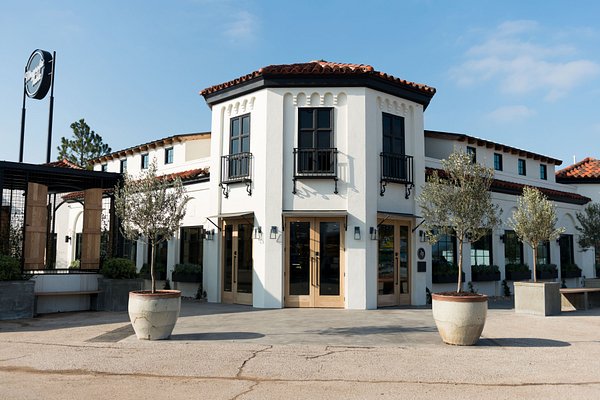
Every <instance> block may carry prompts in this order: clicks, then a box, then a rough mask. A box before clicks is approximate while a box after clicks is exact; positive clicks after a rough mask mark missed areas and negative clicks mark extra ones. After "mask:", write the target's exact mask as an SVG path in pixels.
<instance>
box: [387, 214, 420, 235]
mask: <svg viewBox="0 0 600 400" xmlns="http://www.w3.org/2000/svg"><path fill="white" fill-rule="evenodd" d="M377 218H378V219H382V221H381V222H379V223H378V224H377V228H379V226H381V224H383V223H384V222H385V221H387V220H388V219H399V218H403V219H406V218H409V219H413V220H415V219H417V218H423V217H421V216H420V215H415V214H410V213H399V212H387V211H377ZM424 221H425V220H423V221H421V222H420V223H419V224H418V225H417V226H415V227H414V228H413V229H412V232H414V231H415V230H417V228H418V227H419V226H421V224H422V223H423V222H424Z"/></svg>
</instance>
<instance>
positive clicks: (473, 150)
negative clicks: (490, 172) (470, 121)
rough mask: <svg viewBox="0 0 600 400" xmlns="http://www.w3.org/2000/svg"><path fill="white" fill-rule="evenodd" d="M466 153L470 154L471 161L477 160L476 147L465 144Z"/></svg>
mask: <svg viewBox="0 0 600 400" xmlns="http://www.w3.org/2000/svg"><path fill="white" fill-rule="evenodd" d="M467 154H468V155H470V156H471V163H473V164H475V163H476V162H477V148H475V147H473V146H467Z"/></svg>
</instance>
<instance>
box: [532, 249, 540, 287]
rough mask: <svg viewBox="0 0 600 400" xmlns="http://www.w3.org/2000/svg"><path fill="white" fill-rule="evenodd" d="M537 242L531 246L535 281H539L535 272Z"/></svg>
mask: <svg viewBox="0 0 600 400" xmlns="http://www.w3.org/2000/svg"><path fill="white" fill-rule="evenodd" d="M537 247H538V246H537V243H536V245H535V246H534V245H532V246H531V248H532V249H533V281H534V282H537V274H536V273H535V267H536V265H537Z"/></svg>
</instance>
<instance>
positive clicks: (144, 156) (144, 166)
mask: <svg viewBox="0 0 600 400" xmlns="http://www.w3.org/2000/svg"><path fill="white" fill-rule="evenodd" d="M140 167H141V168H142V169H148V154H142V165H141V166H140Z"/></svg>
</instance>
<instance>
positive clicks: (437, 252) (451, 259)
mask: <svg viewBox="0 0 600 400" xmlns="http://www.w3.org/2000/svg"><path fill="white" fill-rule="evenodd" d="M431 257H432V261H433V265H436V264H441V263H450V264H452V265H456V262H457V260H456V240H455V239H454V236H451V235H442V236H441V237H440V240H438V241H437V242H436V243H435V244H433V245H432V246H431Z"/></svg>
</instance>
